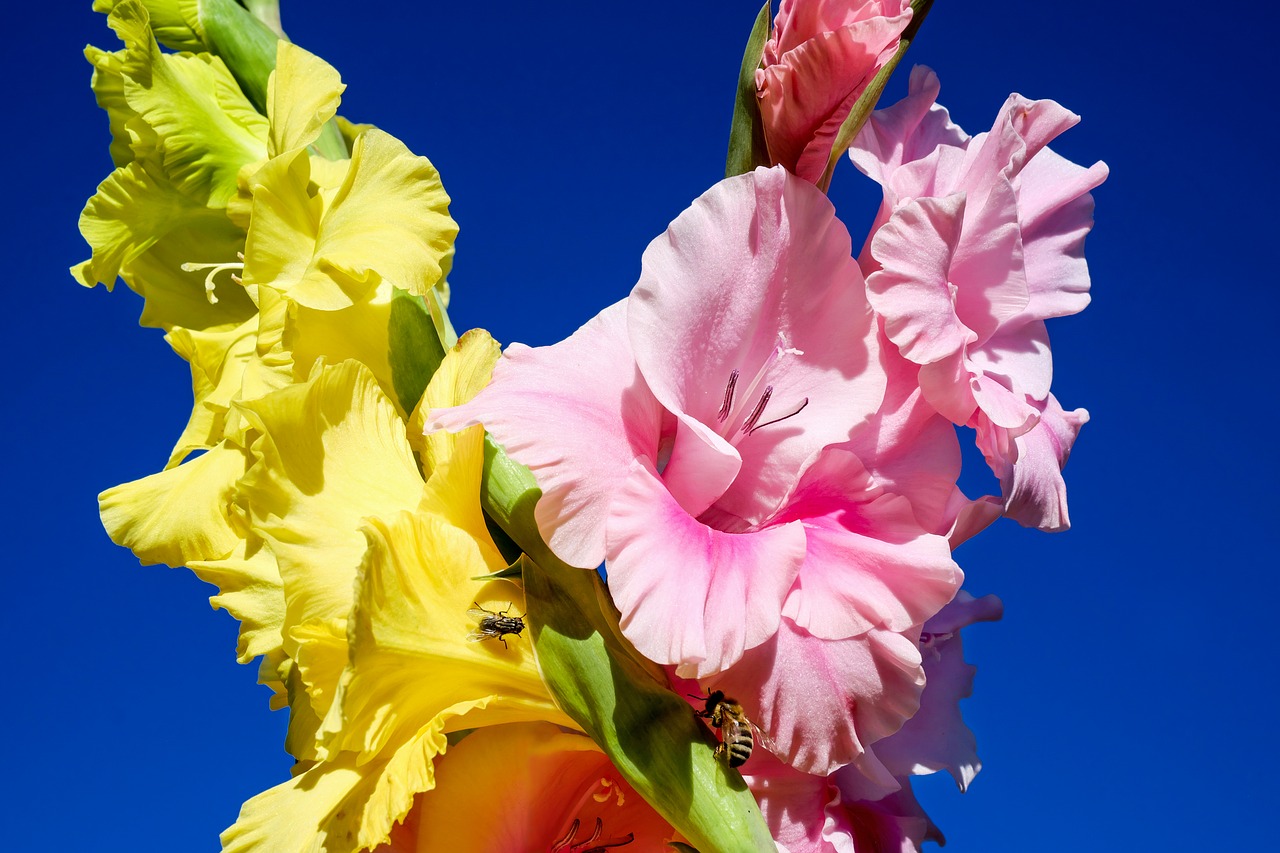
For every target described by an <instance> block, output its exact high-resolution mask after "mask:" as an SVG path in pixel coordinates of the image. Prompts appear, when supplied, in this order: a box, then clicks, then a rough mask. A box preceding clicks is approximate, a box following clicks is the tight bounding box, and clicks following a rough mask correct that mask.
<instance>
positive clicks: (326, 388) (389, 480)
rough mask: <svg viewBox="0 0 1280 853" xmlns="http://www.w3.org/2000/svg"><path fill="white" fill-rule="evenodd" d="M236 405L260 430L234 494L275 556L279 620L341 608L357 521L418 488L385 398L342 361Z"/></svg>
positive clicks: (353, 562) (364, 374)
mask: <svg viewBox="0 0 1280 853" xmlns="http://www.w3.org/2000/svg"><path fill="white" fill-rule="evenodd" d="M238 408H239V409H240V410H241V411H242V412H244V414H245V417H246V418H248V420H249V421H250V422H251V423H253V425H254V426H255V427H256V428H257V429H258V431H259V432H260V433H261V437H260V438H259V439H258V440H257V441H256V442H255V443H254V445H253V448H252V452H253V454H254V456H255V457H256V458H257V460H258V464H257V465H255V466H254V467H253V469H252V470H251V471H250V472H249V474H248V475H246V476H245V478H244V480H243V483H242V495H243V499H244V501H245V503H246V504H247V505H248V507H249V512H250V520H251V523H252V525H253V527H254V529H255V530H257V531H258V532H259V533H260V534H261V535H262V537H263V538H264V539H266V540H267V542H268V544H269V545H270V547H271V550H272V551H273V552H274V553H275V555H276V558H277V559H278V560H279V563H280V575H281V577H282V578H283V579H284V587H285V596H286V600H287V602H288V614H289V619H288V622H289V624H290V625H297V624H301V623H303V622H306V621H308V620H310V619H323V618H345V617H346V615H347V613H348V612H349V610H350V608H351V589H352V584H353V582H354V581H355V576H356V569H357V568H358V567H359V565H360V561H361V558H362V556H363V555H364V551H365V547H366V542H365V538H364V536H363V535H362V534H361V533H360V524H361V521H362V520H363V519H364V518H366V517H369V516H388V515H393V514H394V513H396V512H399V511H401V510H404V509H411V508H413V507H416V506H417V505H418V502H419V501H420V500H421V498H422V494H423V482H422V477H421V475H420V474H419V473H418V468H417V464H416V463H415V462H414V459H413V453H412V451H411V449H410V448H409V445H408V442H407V440H406V439H405V434H404V423H403V421H402V420H401V419H400V416H399V415H398V414H397V413H396V409H395V405H394V404H393V403H392V402H391V401H390V400H389V399H388V398H387V397H386V395H385V394H383V392H382V390H381V389H380V388H379V387H378V384H377V380H375V379H374V377H373V375H372V374H371V373H369V371H368V370H367V369H366V368H365V367H364V366H363V365H360V364H357V363H355V362H350V361H347V362H343V363H342V364H339V365H336V366H333V367H324V368H322V369H320V370H318V371H317V372H316V373H315V374H314V375H313V376H312V377H311V379H309V380H308V381H307V382H305V383H301V384H298V385H293V386H289V387H287V388H283V389H281V390H279V391H275V392H273V393H271V394H268V395H267V396H265V397H262V398H260V399H257V400H253V401H251V402H247V403H241V404H238ZM285 644H286V650H288V649H289V645H290V641H289V636H288V633H287V632H286V635H285Z"/></svg>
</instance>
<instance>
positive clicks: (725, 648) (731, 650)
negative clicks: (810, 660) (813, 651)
mask: <svg viewBox="0 0 1280 853" xmlns="http://www.w3.org/2000/svg"><path fill="white" fill-rule="evenodd" d="M607 544H608V549H607V558H608V570H609V591H610V593H611V594H612V595H613V600H614V603H615V604H617V606H618V609H619V610H620V611H621V613H622V617H621V622H620V624H621V628H622V633H623V634H624V635H626V637H627V639H629V640H631V642H632V643H634V644H635V647H636V649H638V650H639V651H640V653H641V654H643V655H644V656H645V657H647V658H649V659H650V660H652V661H656V662H658V663H662V664H672V665H675V666H677V668H678V672H679V673H680V674H681V675H683V676H686V677H699V678H701V677H704V676H707V675H710V674H713V673H716V672H720V671H721V670H724V669H726V668H727V667H729V666H732V665H733V664H734V663H735V662H737V661H738V659H739V658H740V657H741V656H742V653H743V652H744V650H746V649H750V648H754V647H756V646H759V645H760V644H761V643H763V642H765V641H766V640H768V639H769V638H770V637H771V636H773V634H774V633H775V632H776V631H777V629H778V621H779V613H780V612H781V610H782V601H783V598H784V597H785V596H786V593H787V589H788V588H789V587H790V586H791V582H792V581H793V580H794V579H795V575H796V572H797V571H799V568H800V563H801V561H802V560H803V559H804V529H803V527H801V525H800V524H799V523H792V524H785V525H780V526H777V527H770V528H767V529H765V530H762V531H759V532H756V533H723V532H721V531H719V530H714V529H712V528H710V527H707V526H706V525H704V524H702V523H700V522H699V521H697V520H695V519H694V518H692V517H690V516H689V514H688V513H687V512H686V511H685V510H684V508H683V507H681V506H680V504H679V503H677V502H676V501H675V499H674V498H673V497H672V496H671V493H670V492H668V491H667V489H666V486H664V485H663V483H662V481H661V480H660V479H659V478H658V474H657V471H656V470H654V468H653V465H652V464H651V463H650V462H649V461H648V460H640V459H638V460H636V461H635V462H634V463H632V465H631V474H630V476H629V477H628V478H627V480H626V481H625V482H624V483H622V484H621V486H620V488H619V490H618V492H617V494H616V496H615V497H614V498H613V501H612V503H611V504H610V505H609V522H608V528H607Z"/></svg>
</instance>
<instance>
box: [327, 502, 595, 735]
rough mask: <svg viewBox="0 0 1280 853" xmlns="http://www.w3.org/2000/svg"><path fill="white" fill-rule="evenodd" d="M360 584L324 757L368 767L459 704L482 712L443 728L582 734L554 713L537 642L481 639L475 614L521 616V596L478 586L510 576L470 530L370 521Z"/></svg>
mask: <svg viewBox="0 0 1280 853" xmlns="http://www.w3.org/2000/svg"><path fill="white" fill-rule="evenodd" d="M364 533H365V536H366V537H367V539H368V542H369V549H368V552H367V554H366V557H365V561H364V564H363V565H362V567H361V570H360V574H359V576H358V582H357V586H356V602H355V609H354V610H353V613H352V623H351V628H350V636H351V661H350V665H349V666H348V667H347V669H346V671H345V672H344V673H343V676H342V682H341V686H340V688H339V698H338V701H337V702H335V704H334V705H333V707H332V709H331V710H330V712H329V716H328V718H327V719H326V720H325V724H324V732H325V747H324V750H323V751H322V756H323V755H328V756H333V755H335V754H336V753H337V752H339V751H353V752H357V753H359V754H360V756H361V759H362V760H369V759H372V758H374V757H375V756H377V755H379V754H380V753H383V752H385V751H387V750H388V749H396V748H398V746H399V744H401V743H403V742H404V741H405V740H406V739H407V738H409V737H410V736H412V734H413V733H414V732H416V731H418V729H420V728H421V727H422V726H425V725H427V724H428V723H430V722H431V721H432V720H434V719H436V718H437V717H438V716H439V715H440V714H442V713H445V711H446V710H447V709H449V708H451V707H452V706H454V705H456V704H457V703H465V702H472V701H478V700H480V699H485V703H484V705H483V707H482V708H481V707H479V706H477V707H476V708H475V709H474V710H472V711H471V712H469V713H466V714H464V715H463V716H461V717H459V718H458V719H457V721H456V722H450V723H449V725H447V726H446V727H445V728H444V729H443V731H449V730H450V728H451V727H453V728H472V727H475V726H479V725H492V724H496V723H506V722H513V721H521V720H550V721H553V722H556V723H558V724H560V725H565V726H573V723H572V721H570V720H569V718H568V717H566V716H565V715H564V714H563V713H561V712H560V711H559V710H558V709H557V708H556V707H555V705H554V703H553V702H552V700H551V697H550V695H549V694H548V693H547V691H546V687H545V686H544V685H543V683H542V678H541V676H540V675H539V673H538V668H537V664H536V663H535V661H534V658H533V651H532V648H531V647H530V646H529V645H528V642H529V641H528V638H527V637H524V636H520V635H518V634H514V633H513V634H511V635H509V636H508V637H493V638H489V639H480V640H479V641H477V640H476V636H475V635H476V634H477V632H478V630H479V621H478V618H477V616H476V615H475V613H474V611H475V610H476V609H477V608H483V609H485V610H488V611H490V612H492V613H493V614H495V615H496V614H503V613H505V614H509V615H511V616H517V615H518V616H524V614H525V607H524V594H523V592H522V590H520V589H519V587H517V586H516V585H515V584H512V583H510V582H508V581H489V582H483V581H476V580H474V578H477V577H482V576H483V575H486V574H490V573H492V572H494V571H496V570H498V569H501V568H503V561H502V560H501V558H500V557H499V556H498V555H497V552H496V550H494V549H492V548H489V549H487V550H488V551H489V552H490V558H489V559H488V560H486V559H485V556H486V554H485V550H484V549H481V547H480V546H479V543H477V542H476V541H475V540H474V539H473V538H472V537H471V536H470V535H468V534H467V533H466V532H464V531H462V530H460V529H458V528H456V527H453V526H452V525H450V524H448V523H446V522H445V521H444V520H443V519H440V518H438V517H436V516H433V515H426V514H423V513H408V512H406V513H401V514H399V515H396V516H394V517H392V518H390V519H386V520H383V519H371V520H370V521H369V522H368V525H367V527H366V528H365V531H364Z"/></svg>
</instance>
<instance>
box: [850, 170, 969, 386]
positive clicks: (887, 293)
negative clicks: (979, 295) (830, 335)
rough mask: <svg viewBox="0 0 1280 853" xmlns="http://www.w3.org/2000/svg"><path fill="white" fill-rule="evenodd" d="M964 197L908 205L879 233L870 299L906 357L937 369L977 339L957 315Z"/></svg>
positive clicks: (873, 250) (873, 248)
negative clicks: (954, 275) (955, 281)
mask: <svg viewBox="0 0 1280 853" xmlns="http://www.w3.org/2000/svg"><path fill="white" fill-rule="evenodd" d="M964 210H965V197H964V195H963V194H962V193H956V194H954V195H949V196H947V197H945V198H924V199H915V200H913V201H910V202H907V203H906V204H904V205H902V206H901V207H899V208H898V209H897V210H895V211H894V212H893V216H892V217H890V219H889V221H888V223H886V224H885V226H884V227H883V228H881V229H880V230H879V231H877V232H876V235H875V237H874V238H873V240H872V243H871V254H872V255H873V256H874V257H875V259H876V260H877V261H878V262H879V264H880V270H879V271H877V272H874V273H872V274H871V275H870V276H868V277H867V299H868V301H869V302H870V303H871V307H872V308H874V309H875V311H876V313H877V314H879V315H880V316H881V317H882V318H884V331H885V335H886V336H887V337H888V338H889V340H891V341H893V342H894V344H896V345H897V347H898V351H899V352H900V353H902V355H903V356H904V357H905V358H908V359H910V360H911V361H913V362H915V363H916V364H932V363H934V362H937V361H941V360H942V359H943V358H946V357H947V356H952V355H954V354H956V353H958V352H962V351H963V349H964V347H965V345H966V344H968V343H970V342H972V341H974V340H975V339H976V335H975V334H974V332H973V331H972V330H970V329H969V328H967V327H966V326H965V325H964V323H963V322H962V321H961V320H960V317H959V316H957V314H956V304H955V299H956V295H955V287H954V285H952V283H951V278H950V274H949V272H950V268H951V259H952V255H953V253H954V251H955V247H956V243H957V241H958V240H959V238H960V226H961V223H962V222H963V221H964Z"/></svg>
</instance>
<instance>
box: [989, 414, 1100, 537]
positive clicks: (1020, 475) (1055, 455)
mask: <svg viewBox="0 0 1280 853" xmlns="http://www.w3.org/2000/svg"><path fill="white" fill-rule="evenodd" d="M1088 420H1089V413H1088V412H1086V411H1085V410H1084V409H1076V410H1074V411H1070V412H1068V411H1064V410H1063V408H1062V406H1061V405H1060V404H1059V403H1058V400H1057V398H1056V397H1054V396H1053V395H1052V394H1050V395H1049V397H1048V399H1047V400H1046V401H1045V403H1044V411H1043V412H1042V413H1041V415H1040V420H1039V423H1037V424H1036V426H1035V427H1034V428H1032V429H1031V430H1030V431H1029V432H1027V433H1025V434H1023V435H1019V436H1017V437H1016V438H1012V437H1010V436H1009V434H1008V433H1007V431H1005V430H1002V429H1001V428H1000V427H998V426H995V425H994V424H986V423H984V424H981V425H980V427H979V428H978V429H977V439H978V447H979V448H980V449H981V450H982V452H983V455H985V456H986V457H987V464H988V465H990V466H991V470H992V471H993V472H994V473H995V474H996V476H997V477H999V478H1000V486H1001V491H1003V493H1004V506H1005V515H1007V516H1009V517H1010V518H1012V519H1014V520H1015V521H1017V522H1018V523H1019V524H1022V525H1024V526H1026V527H1038V528H1040V529H1041V530H1047V531H1049V532H1058V531H1062V530H1066V529H1067V528H1069V527H1070V526H1071V519H1070V516H1069V515H1068V514H1067V486H1066V483H1065V482H1064V481H1063V479H1062V468H1063V466H1065V465H1066V464H1067V458H1068V457H1069V456H1070V455H1071V446H1072V445H1073V444H1074V443H1075V440H1076V435H1077V434H1078V433H1079V432H1080V427H1082V426H1083V425H1084V424H1085V423H1086V422H1088Z"/></svg>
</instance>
